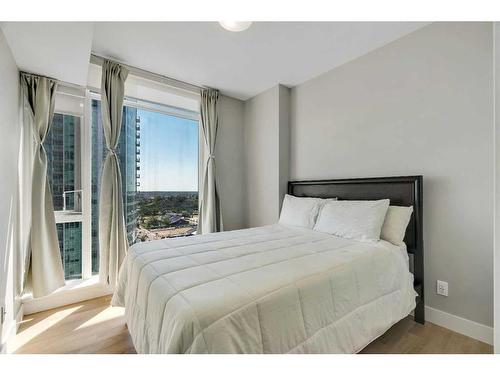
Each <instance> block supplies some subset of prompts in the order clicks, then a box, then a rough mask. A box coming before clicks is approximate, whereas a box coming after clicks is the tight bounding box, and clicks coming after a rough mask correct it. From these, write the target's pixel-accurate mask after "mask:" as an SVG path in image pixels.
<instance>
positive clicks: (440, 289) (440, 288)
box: [436, 280, 448, 297]
mask: <svg viewBox="0 0 500 375" xmlns="http://www.w3.org/2000/svg"><path fill="white" fill-rule="evenodd" d="M436 293H437V294H439V295H440V296H445V297H448V283H447V282H446V281H441V280H438V281H437V283H436Z"/></svg>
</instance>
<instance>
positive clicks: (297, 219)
mask: <svg viewBox="0 0 500 375" xmlns="http://www.w3.org/2000/svg"><path fill="white" fill-rule="evenodd" d="M332 200H336V198H329V199H321V198H309V197H294V196H293V195H289V194H286V195H285V198H284V199H283V206H282V208H281V214H280V219H279V222H280V224H284V225H291V226H295V227H303V228H312V227H314V224H315V223H316V217H317V216H318V213H319V210H320V208H321V207H322V206H323V205H324V204H325V203H326V202H329V201H332Z"/></svg>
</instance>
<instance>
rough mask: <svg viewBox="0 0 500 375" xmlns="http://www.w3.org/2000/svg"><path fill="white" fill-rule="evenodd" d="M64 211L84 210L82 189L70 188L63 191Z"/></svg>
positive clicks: (79, 211)
mask: <svg viewBox="0 0 500 375" xmlns="http://www.w3.org/2000/svg"><path fill="white" fill-rule="evenodd" d="M71 198H73V199H71ZM63 211H73V212H75V213H76V212H78V213H81V212H82V191H81V190H68V191H65V192H63Z"/></svg>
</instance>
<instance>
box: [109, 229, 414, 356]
mask: <svg viewBox="0 0 500 375" xmlns="http://www.w3.org/2000/svg"><path fill="white" fill-rule="evenodd" d="M415 297H416V293H415V291H414V289H413V276H412V274H411V273H410V272H409V270H408V255H407V253H406V249H405V248H401V247H397V246H394V245H391V244H390V243H388V242H386V241H379V242H376V243H368V242H359V241H354V240H347V239H343V238H339V237H335V236H332V235H328V234H323V233H319V232H315V231H312V230H309V229H298V228H293V227H287V226H283V225H279V224H276V225H270V226H264V227H258V228H251V229H245V230H237V231H229V232H222V233H214V234H208V235H202V236H192V237H185V238H177V239H167V240H160V241H151V242H143V243H138V244H135V245H133V246H132V247H131V248H130V250H129V252H128V254H127V256H126V258H125V260H124V263H123V265H122V268H121V271H120V276H119V282H118V285H117V289H116V292H115V294H114V296H113V300H112V304H113V305H117V306H124V307H125V312H126V319H127V325H128V328H129V331H130V334H131V336H132V340H133V343H134V346H135V348H136V350H137V352H138V353H356V352H358V351H359V350H361V349H362V348H364V347H365V346H366V345H368V344H369V343H370V342H371V341H373V340H374V339H375V338H377V337H378V336H380V335H381V334H383V333H384V332H385V331H386V330H387V329H388V328H390V327H391V326H392V325H393V324H394V323H396V322H397V321H399V320H401V319H402V318H403V317H405V316H407V315H408V314H409V313H410V312H411V310H412V309H413V308H414V307H415Z"/></svg>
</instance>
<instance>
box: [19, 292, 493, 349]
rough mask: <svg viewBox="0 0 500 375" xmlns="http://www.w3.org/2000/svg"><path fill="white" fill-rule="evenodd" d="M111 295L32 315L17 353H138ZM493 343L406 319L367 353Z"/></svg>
mask: <svg viewBox="0 0 500 375" xmlns="http://www.w3.org/2000/svg"><path fill="white" fill-rule="evenodd" d="M110 299H111V297H110V296H106V297H101V298H96V299H92V300H89V301H85V302H81V303H77V304H73V305H69V306H65V307H61V308H58V309H54V310H49V311H44V312H41V313H37V314H33V315H28V316H26V317H25V318H24V321H23V323H22V324H21V326H20V329H19V333H18V335H17V337H16V340H15V343H14V346H15V348H16V353H108V354H111V353H116V354H119V353H135V350H134V346H133V344H132V340H131V339H130V335H129V333H128V330H127V327H126V326H125V319H124V316H123V309H122V308H119V307H111V306H109V302H110ZM492 351H493V348H492V347H491V346H490V345H487V344H484V343H482V342H480V341H477V340H473V339H471V338H469V337H467V336H463V335H460V334H458V333H455V332H452V331H450V330H447V329H445V328H442V327H439V326H436V325H434V324H432V323H426V324H425V325H424V326H422V325H420V324H417V323H415V322H414V321H413V320H412V319H410V318H406V319H403V320H402V321H400V322H399V323H397V324H396V325H394V326H393V327H392V328H391V329H390V330H389V331H387V332H386V333H385V334H384V335H382V336H381V337H379V338H378V339H377V340H375V341H374V342H373V343H371V344H370V345H368V346H367V347H366V348H365V349H364V350H363V351H362V353H370V354H374V353H394V354H397V353H443V354H446V353H492Z"/></svg>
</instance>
